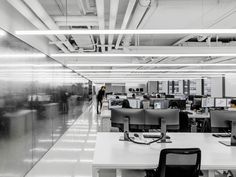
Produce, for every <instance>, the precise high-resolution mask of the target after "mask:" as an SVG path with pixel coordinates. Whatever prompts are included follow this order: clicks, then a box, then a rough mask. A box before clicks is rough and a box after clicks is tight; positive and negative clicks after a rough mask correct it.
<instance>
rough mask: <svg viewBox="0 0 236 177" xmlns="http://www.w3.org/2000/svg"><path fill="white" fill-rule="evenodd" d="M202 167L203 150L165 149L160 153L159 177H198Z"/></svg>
mask: <svg viewBox="0 0 236 177" xmlns="http://www.w3.org/2000/svg"><path fill="white" fill-rule="evenodd" d="M200 166H201V150H200V149H199V148H188V149H163V150H162V151H161V153H160V159H159V166H158V168H157V177H173V176H174V177H198V176H199V173H200Z"/></svg>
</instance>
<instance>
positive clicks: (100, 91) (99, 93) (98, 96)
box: [97, 86, 106, 114]
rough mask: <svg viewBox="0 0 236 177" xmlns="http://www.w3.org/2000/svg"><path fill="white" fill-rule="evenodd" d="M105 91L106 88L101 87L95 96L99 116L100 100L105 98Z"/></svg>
mask: <svg viewBox="0 0 236 177" xmlns="http://www.w3.org/2000/svg"><path fill="white" fill-rule="evenodd" d="M105 90H106V87H105V86H102V87H101V89H100V90H99V91H98V95H97V114H100V112H101V109H102V100H103V98H104V96H105ZM99 105H100V111H99V109H98V108H99Z"/></svg>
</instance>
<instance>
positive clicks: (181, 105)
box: [168, 99, 186, 110]
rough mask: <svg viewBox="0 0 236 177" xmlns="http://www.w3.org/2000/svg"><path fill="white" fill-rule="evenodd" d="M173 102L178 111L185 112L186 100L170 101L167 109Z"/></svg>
mask: <svg viewBox="0 0 236 177" xmlns="http://www.w3.org/2000/svg"><path fill="white" fill-rule="evenodd" d="M174 102H175V103H176V105H177V108H178V109H180V110H185V109H186V100H180V99H171V100H169V105H168V107H170V105H173V103H174Z"/></svg>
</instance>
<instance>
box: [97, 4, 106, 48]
mask: <svg viewBox="0 0 236 177" xmlns="http://www.w3.org/2000/svg"><path fill="white" fill-rule="evenodd" d="M96 7H97V15H98V26H99V30H104V29H105V17H104V13H105V11H104V0H96ZM100 43H101V45H102V47H101V48H102V52H105V46H104V45H105V35H104V34H100Z"/></svg>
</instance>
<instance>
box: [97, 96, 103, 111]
mask: <svg viewBox="0 0 236 177" xmlns="http://www.w3.org/2000/svg"><path fill="white" fill-rule="evenodd" d="M99 105H100V111H101V109H102V100H99V99H97V113H98V114H99V112H100V111H99V109H98V107H99Z"/></svg>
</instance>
